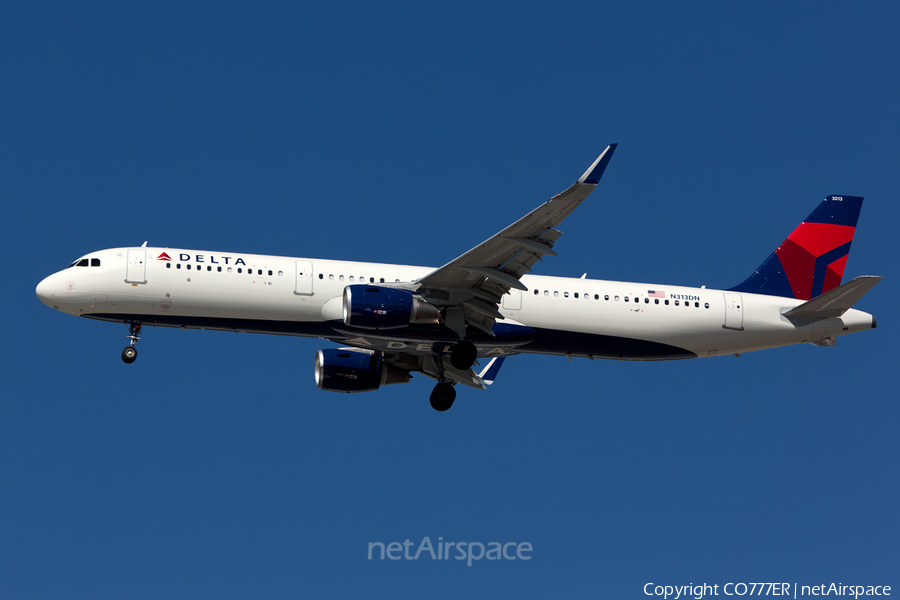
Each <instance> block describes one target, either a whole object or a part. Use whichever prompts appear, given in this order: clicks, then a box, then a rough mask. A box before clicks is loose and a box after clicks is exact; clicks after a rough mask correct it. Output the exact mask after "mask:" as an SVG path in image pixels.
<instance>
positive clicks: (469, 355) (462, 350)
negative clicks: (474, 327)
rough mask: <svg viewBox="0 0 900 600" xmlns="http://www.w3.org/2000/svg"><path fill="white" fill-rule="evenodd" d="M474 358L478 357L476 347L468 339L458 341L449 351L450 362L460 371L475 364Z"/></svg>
mask: <svg viewBox="0 0 900 600" xmlns="http://www.w3.org/2000/svg"><path fill="white" fill-rule="evenodd" d="M476 358H478V348H476V347H475V344H473V343H472V342H469V341H462V342H460V343H458V344H457V345H455V346H453V350H452V351H451V352H450V364H452V365H453V366H454V367H455V368H457V369H459V370H460V371H465V370H467V369H470V368H471V367H472V365H474V364H475V359H476Z"/></svg>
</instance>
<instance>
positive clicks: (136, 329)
mask: <svg viewBox="0 0 900 600" xmlns="http://www.w3.org/2000/svg"><path fill="white" fill-rule="evenodd" d="M140 335H141V324H140V323H137V322H135V323H130V324H129V325H128V336H127V337H128V338H129V339H131V345H129V346H125V349H124V350H122V362H124V363H126V364H129V365H130V364H131V363H133V362H134V361H135V360H136V359H137V347H136V344H137V341H138V340H139V339H141V338H140V337H139V336H140Z"/></svg>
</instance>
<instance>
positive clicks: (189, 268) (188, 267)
mask: <svg viewBox="0 0 900 600" xmlns="http://www.w3.org/2000/svg"><path fill="white" fill-rule="evenodd" d="M187 270H188V271H190V270H191V265H190V263H188V266H187Z"/></svg>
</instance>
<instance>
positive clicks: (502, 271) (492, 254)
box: [414, 144, 616, 337]
mask: <svg viewBox="0 0 900 600" xmlns="http://www.w3.org/2000/svg"><path fill="white" fill-rule="evenodd" d="M615 150H616V144H610V145H609V146H607V147H606V149H605V150H604V151H603V153H602V154H600V156H598V157H597V160H595V161H594V163H593V164H592V165H591V166H590V167H589V168H588V170H587V171H585V172H584V175H582V176H581V177H580V178H578V181H576V182H575V183H574V184H573V185H572V186H571V187H570V188H569V189H567V190H566V191H564V192H562V193H561V194H557V195H556V196H554V197H553V198H551V199H550V200H548V201H547V202H545V203H544V204H542V205H541V206H539V207H537V208H536V209H534V210H533V211H531V212H530V213H528V214H527V215H525V216H524V217H522V218H521V219H519V220H518V221H516V222H515V223H513V224H512V225H510V226H509V227H507V228H506V229H504V230H503V231H501V232H500V233H498V234H496V235H494V236H493V237H491V238H489V239H487V240H485V241H484V242H482V243H481V244H479V245H478V246H476V247H474V248H472V249H471V250H469V251H468V252H466V253H465V254H463V255H462V256H460V257H459V258H457V259H455V260H453V261H451V262H449V263H447V264H446V265H444V266H443V267H441V268H439V269H437V270H435V271H432V272H431V273H429V274H428V275H426V276H425V277H422V278H421V279H419V280H417V281H416V282H414V283H415V284H417V285H418V289H419V293H421V294H422V295H423V296H424V297H425V298H426V299H427V300H428V301H429V302H430V303H432V304H434V305H436V306H440V307H446V310H445V324H446V325H447V327H449V328H450V329H453V330H454V331H456V332H457V334H459V336H460V337H464V336H465V328H466V325H467V324H468V325H472V326H473V327H476V328H478V329H481V330H482V331H485V332H488V333H490V332H491V329H492V328H493V326H494V323H495V322H496V320H497V319H502V318H503V316H502V315H501V314H500V311H499V310H498V309H499V306H500V301H501V298H502V296H503V294H506V293H508V292H509V291H510V290H511V289H514V288H515V289H519V290H523V291H526V290H527V288H526V287H525V286H524V285H523V284H522V282H521V281H520V279H521V278H522V275H524V274H525V273H528V272H529V271H531V267H533V266H534V264H535V263H536V262H537V261H539V260H541V257H543V256H545V255H549V256H556V252H554V251H553V246H554V244H555V243H556V240H557V239H559V237H560V236H561V235H562V232H560V231H557V230H556V229H554V227H556V226H558V225H559V224H560V223H562V221H563V219H565V218H566V217H568V216H569V214H571V213H572V211H574V210H575V209H576V208H578V206H579V205H580V204H581V203H582V201H583V200H584V199H585V198H587V197H588V196H589V195H590V193H591V192H593V191H594V188H596V187H597V183H598V182H599V181H600V178H601V177H602V176H603V172H604V171H605V170H606V166H607V165H608V164H609V161H610V159H611V158H612V155H613V152H615Z"/></svg>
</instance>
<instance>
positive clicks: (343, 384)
mask: <svg viewBox="0 0 900 600" xmlns="http://www.w3.org/2000/svg"><path fill="white" fill-rule="evenodd" d="M410 379H411V376H410V374H409V371H406V370H404V369H401V368H399V367H395V366H394V365H392V364H391V363H389V362H386V361H385V360H384V358H382V357H381V356H380V355H378V354H369V353H366V352H353V351H350V350H338V349H335V348H328V349H325V350H319V351H318V352H316V386H317V387H318V388H319V389H320V390H326V391H328V392H344V393H345V394H351V393H354V392H374V391H375V390H377V389H378V388H379V387H381V386H383V385H391V384H393V383H409V380H410Z"/></svg>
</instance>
